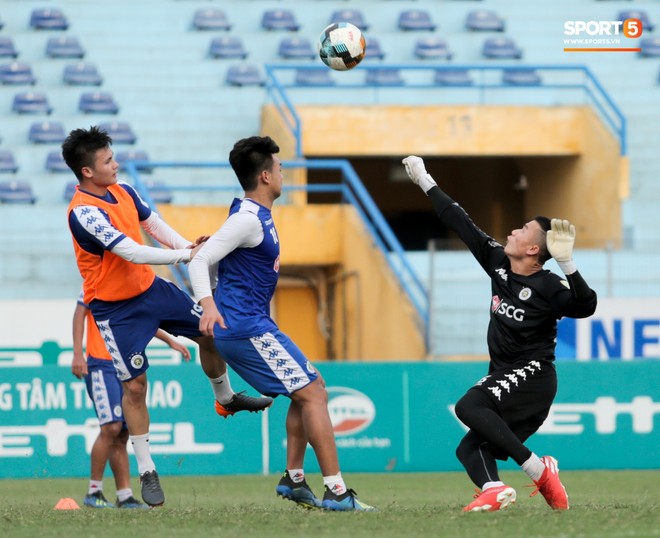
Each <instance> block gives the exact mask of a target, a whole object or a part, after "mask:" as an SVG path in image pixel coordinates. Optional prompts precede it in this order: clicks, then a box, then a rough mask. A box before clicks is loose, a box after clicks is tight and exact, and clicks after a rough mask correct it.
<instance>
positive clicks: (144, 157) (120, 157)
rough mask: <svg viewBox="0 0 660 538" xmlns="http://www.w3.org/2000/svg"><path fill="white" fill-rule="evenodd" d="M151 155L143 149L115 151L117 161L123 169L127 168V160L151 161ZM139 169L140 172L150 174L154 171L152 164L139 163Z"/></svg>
mask: <svg viewBox="0 0 660 538" xmlns="http://www.w3.org/2000/svg"><path fill="white" fill-rule="evenodd" d="M149 160H150V159H149V155H148V154H147V152H146V151H144V150H141V149H130V150H127V151H118V152H117V153H115V161H117V163H118V164H119V166H120V167H121V169H122V170H125V168H124V163H125V162H126V161H149ZM137 169H138V170H139V171H140V172H144V173H146V174H150V173H151V172H153V168H152V167H151V166H146V165H139V166H138V167H137Z"/></svg>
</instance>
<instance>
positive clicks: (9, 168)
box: [0, 149, 18, 174]
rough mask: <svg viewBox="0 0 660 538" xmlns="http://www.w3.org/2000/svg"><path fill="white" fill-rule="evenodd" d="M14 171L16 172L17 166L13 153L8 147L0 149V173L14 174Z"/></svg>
mask: <svg viewBox="0 0 660 538" xmlns="http://www.w3.org/2000/svg"><path fill="white" fill-rule="evenodd" d="M16 172H18V166H17V165H16V160H15V159H14V154H13V153H12V152H11V151H9V150H8V149H0V173H2V174H7V173H11V174H15V173H16Z"/></svg>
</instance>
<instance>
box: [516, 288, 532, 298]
mask: <svg viewBox="0 0 660 538" xmlns="http://www.w3.org/2000/svg"><path fill="white" fill-rule="evenodd" d="M531 296H532V290H530V289H529V288H523V289H521V290H520V293H519V294H518V299H520V300H521V301H526V300H527V299H529V298H530V297H531Z"/></svg>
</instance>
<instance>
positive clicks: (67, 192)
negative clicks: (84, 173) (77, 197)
mask: <svg viewBox="0 0 660 538" xmlns="http://www.w3.org/2000/svg"><path fill="white" fill-rule="evenodd" d="M77 186H78V182H77V181H69V182H68V183H67V184H66V185H65V186H64V201H65V202H67V203H68V202H70V201H71V198H73V195H74V194H76V187H77Z"/></svg>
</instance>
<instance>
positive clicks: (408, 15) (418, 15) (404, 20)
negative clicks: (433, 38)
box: [397, 9, 436, 32]
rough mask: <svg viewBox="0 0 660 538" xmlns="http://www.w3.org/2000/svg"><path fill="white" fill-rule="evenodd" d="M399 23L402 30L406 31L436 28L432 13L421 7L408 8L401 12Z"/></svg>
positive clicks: (432, 29) (431, 30)
mask: <svg viewBox="0 0 660 538" xmlns="http://www.w3.org/2000/svg"><path fill="white" fill-rule="evenodd" d="M397 25H398V27H399V29H400V30H404V31H411V30H412V31H415V30H428V31H430V32H433V31H434V30H435V29H436V25H435V24H434V23H433V20H432V19H431V14H430V13H429V12H428V11H423V10H420V9H406V10H404V11H402V12H401V13H399V21H398V23H397Z"/></svg>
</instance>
